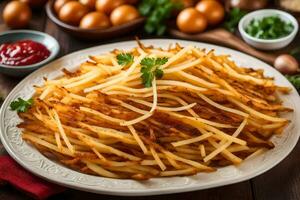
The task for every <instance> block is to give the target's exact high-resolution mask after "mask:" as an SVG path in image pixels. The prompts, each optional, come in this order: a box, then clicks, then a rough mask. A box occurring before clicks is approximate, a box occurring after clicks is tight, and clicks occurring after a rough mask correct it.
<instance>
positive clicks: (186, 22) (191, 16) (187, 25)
mask: <svg viewBox="0 0 300 200" xmlns="http://www.w3.org/2000/svg"><path fill="white" fill-rule="evenodd" d="M176 23H177V26H178V28H179V30H180V31H182V32H184V33H200V32H202V31H204V30H205V29H206V27H207V20H206V18H205V16H204V15H203V14H202V13H200V12H199V11H198V10H196V9H195V8H186V9H184V10H182V11H181V12H180V13H179V15H178V16H177V21H176Z"/></svg>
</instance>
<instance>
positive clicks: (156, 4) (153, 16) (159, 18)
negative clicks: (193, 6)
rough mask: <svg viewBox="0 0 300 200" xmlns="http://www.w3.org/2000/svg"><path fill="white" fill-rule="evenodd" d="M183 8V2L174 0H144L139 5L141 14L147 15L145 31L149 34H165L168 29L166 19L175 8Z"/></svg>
mask: <svg viewBox="0 0 300 200" xmlns="http://www.w3.org/2000/svg"><path fill="white" fill-rule="evenodd" d="M181 8H182V4H181V3H178V2H174V1H172V0H142V1H141V3H140V4H139V6H138V9H139V12H140V13H141V15H143V16H145V17H146V18H147V19H146V24H145V27H144V28H145V31H146V32H147V33H148V34H156V35H163V34H164V33H165V31H166V29H167V26H166V24H165V23H166V20H167V19H169V18H170V17H171V15H172V12H173V11H174V10H179V9H181Z"/></svg>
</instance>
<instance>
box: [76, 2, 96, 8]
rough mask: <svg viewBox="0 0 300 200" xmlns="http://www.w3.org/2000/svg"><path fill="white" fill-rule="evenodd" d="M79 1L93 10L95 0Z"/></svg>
mask: <svg viewBox="0 0 300 200" xmlns="http://www.w3.org/2000/svg"><path fill="white" fill-rule="evenodd" d="M79 2H80V3H81V4H82V5H85V6H86V7H88V8H89V9H90V10H95V8H96V0H79Z"/></svg>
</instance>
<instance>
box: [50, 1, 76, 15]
mask: <svg viewBox="0 0 300 200" xmlns="http://www.w3.org/2000/svg"><path fill="white" fill-rule="evenodd" d="M70 1H74V0H56V1H55V2H54V10H55V12H56V14H58V13H59V11H60V9H61V8H62V7H63V5H65V4H66V3H67V2H70Z"/></svg>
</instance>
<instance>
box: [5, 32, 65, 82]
mask: <svg viewBox="0 0 300 200" xmlns="http://www.w3.org/2000/svg"><path fill="white" fill-rule="evenodd" d="M58 53H59V44H58V42H57V41H56V40H55V39H54V38H53V37H52V36H50V35H48V34H45V33H42V32H39V31H31V30H16V31H7V32H3V33H1V34H0V73H3V74H6V75H10V76H15V77H22V76H26V75H28V74H29V73H31V72H32V71H34V70H36V69H38V68H40V67H42V66H44V65H45V64H47V63H48V62H50V61H51V60H53V59H54V58H55V57H56V56H57V54H58Z"/></svg>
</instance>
